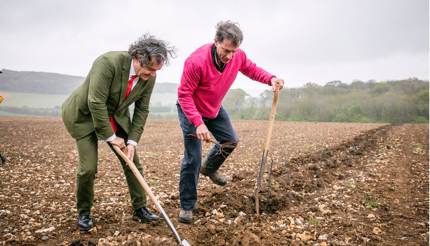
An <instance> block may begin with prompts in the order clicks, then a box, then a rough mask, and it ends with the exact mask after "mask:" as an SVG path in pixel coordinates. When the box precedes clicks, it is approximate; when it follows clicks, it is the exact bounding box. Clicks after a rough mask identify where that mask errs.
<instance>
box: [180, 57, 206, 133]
mask: <svg viewBox="0 0 430 246" xmlns="http://www.w3.org/2000/svg"><path fill="white" fill-rule="evenodd" d="M200 78H201V70H200V69H199V67H198V66H196V65H195V64H194V63H192V62H191V61H189V60H187V61H185V64H184V71H183V72H182V77H181V84H180V85H179V88H178V101H179V105H181V108H182V111H184V114H185V116H186V117H187V118H188V120H189V121H191V123H192V124H193V125H194V126H195V127H198V126H199V125H201V124H203V118H202V116H201V114H200V113H199V111H198V110H197V108H196V104H195V103H194V100H193V95H194V92H195V90H196V89H197V87H198V85H199V82H200Z"/></svg>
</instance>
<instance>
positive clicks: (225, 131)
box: [176, 104, 239, 210]
mask: <svg viewBox="0 0 430 246" xmlns="http://www.w3.org/2000/svg"><path fill="white" fill-rule="evenodd" d="M176 106H177V108H178V117H179V123H180V125H181V128H182V133H183V135H184V147H185V150H184V159H182V163H181V176H180V179H179V199H180V202H181V204H180V205H181V208H182V209H184V210H192V209H193V208H194V205H195V203H196V201H197V184H198V181H199V171H200V166H201V162H202V143H201V141H200V140H198V139H197V138H195V137H193V136H190V135H195V134H196V127H195V126H194V125H193V124H192V123H191V122H190V121H189V120H188V119H187V117H186V116H185V114H184V112H183V111H182V108H181V106H180V105H179V104H176ZM203 122H204V123H205V125H206V127H207V128H208V130H209V131H210V132H211V133H212V135H213V136H214V137H215V139H216V140H217V141H218V143H220V144H223V143H227V142H228V143H229V145H228V147H226V148H223V151H222V153H221V151H220V149H219V145H214V146H213V147H212V149H211V150H209V153H208V155H207V157H206V160H205V161H206V172H207V173H214V172H216V171H217V170H218V169H219V168H220V166H221V165H222V164H223V162H224V161H225V159H226V158H227V157H228V155H230V153H231V152H233V150H234V148H235V147H236V145H237V143H238V141H239V140H238V138H237V135H236V132H235V131H234V129H233V126H232V124H231V121H230V118H229V116H228V114H227V112H226V111H225V110H224V108H223V107H221V109H220V110H219V112H218V115H217V117H216V118H214V119H206V118H203Z"/></svg>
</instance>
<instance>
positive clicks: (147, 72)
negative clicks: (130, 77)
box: [133, 58, 163, 80]
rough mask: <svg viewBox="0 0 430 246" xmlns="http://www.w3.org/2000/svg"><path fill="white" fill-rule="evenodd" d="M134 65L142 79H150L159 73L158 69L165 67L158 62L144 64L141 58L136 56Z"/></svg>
mask: <svg viewBox="0 0 430 246" xmlns="http://www.w3.org/2000/svg"><path fill="white" fill-rule="evenodd" d="M133 66H134V71H136V75H137V76H139V78H140V79H142V80H148V79H149V78H150V77H151V76H153V77H154V76H155V75H156V74H157V71H158V70H160V69H161V68H162V67H163V65H162V64H157V63H155V62H152V63H150V64H149V65H143V66H142V64H140V62H139V60H137V59H135V58H133Z"/></svg>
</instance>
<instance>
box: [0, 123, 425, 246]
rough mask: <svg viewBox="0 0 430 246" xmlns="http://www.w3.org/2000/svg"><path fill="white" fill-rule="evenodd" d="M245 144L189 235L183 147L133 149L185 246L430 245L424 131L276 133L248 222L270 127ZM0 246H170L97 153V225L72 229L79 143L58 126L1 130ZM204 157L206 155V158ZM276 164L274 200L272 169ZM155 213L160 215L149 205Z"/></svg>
mask: <svg viewBox="0 0 430 246" xmlns="http://www.w3.org/2000/svg"><path fill="white" fill-rule="evenodd" d="M233 124H234V125H235V127H236V130H237V132H238V135H239V137H240V139H241V141H240V143H239V146H238V148H237V149H236V150H235V151H234V152H233V154H232V155H231V156H230V157H229V159H228V160H227V161H226V163H225V164H224V165H223V166H222V168H221V172H222V173H223V174H225V175H226V176H227V177H228V181H229V183H228V185H227V186H225V187H218V186H216V185H214V184H212V183H211V182H210V181H209V180H208V179H207V178H206V177H201V178H200V183H199V191H198V192H199V200H198V207H197V209H196V210H195V211H194V217H195V221H194V223H193V224H191V225H185V224H181V223H178V221H177V219H176V217H177V214H178V207H179V201H178V179H179V168H180V161H181V159H182V152H183V144H182V135H181V131H180V128H179V125H178V122H177V121H175V120H150V121H149V122H148V124H147V127H146V128H145V132H144V135H143V137H142V139H141V141H140V143H139V146H138V150H137V151H138V154H139V156H140V158H141V162H142V163H143V165H144V170H145V178H146V179H147V182H148V183H149V184H150V186H151V187H152V189H153V191H154V192H155V193H156V195H157V196H158V198H159V200H160V201H161V203H162V206H163V207H164V209H165V210H166V212H167V213H168V214H169V216H170V218H171V219H172V221H173V223H174V224H175V225H176V228H177V229H178V231H179V233H180V235H181V236H182V237H183V238H185V239H186V240H187V241H188V242H190V244H191V245H428V237H429V235H428V218H429V216H428V208H429V184H428V180H429V176H428V173H429V169H428V164H429V152H428V150H429V138H428V136H429V132H428V130H429V127H428V124H405V125H388V124H350V123H293V122H276V123H275V131H274V135H273V138H272V144H271V149H270V152H269V157H270V159H269V163H268V164H269V165H267V166H268V168H267V173H266V175H265V177H264V179H265V180H264V182H263V183H264V186H263V189H262V191H261V194H260V204H261V210H262V214H261V216H259V217H257V216H256V215H255V199H254V187H255V178H256V175H257V171H258V166H259V162H260V158H261V154H262V151H263V145H264V140H265V134H266V127H267V122H265V121H235V122H233ZM0 133H1V141H0V153H1V154H2V156H4V157H5V159H6V161H5V162H4V163H2V164H0V177H1V179H0V245H96V244H97V245H175V244H176V243H175V240H174V238H173V236H172V234H171V232H170V231H169V229H168V228H167V226H166V225H165V223H164V222H163V221H160V222H157V223H153V224H139V223H137V222H135V221H133V220H132V219H131V213H132V209H131V206H130V197H129V194H128V190H127V186H126V182H125V179H124V176H123V173H122V169H121V167H120V165H119V162H118V160H117V159H116V157H115V156H114V154H113V153H112V152H111V150H110V149H109V148H108V147H107V145H106V144H104V143H102V142H100V148H99V149H100V151H99V166H98V174H97V179H96V184H95V188H96V191H95V202H94V208H93V211H92V215H93V217H94V220H95V224H96V227H95V228H94V229H93V230H92V231H91V232H90V233H88V234H80V233H79V231H78V229H77V226H76V208H75V196H74V192H75V172H76V167H77V162H78V156H77V152H76V147H75V142H74V140H73V139H72V138H71V137H70V136H69V135H68V134H67V132H66V131H65V129H64V127H63V125H62V122H61V120H60V119H58V118H24V117H1V118H0ZM210 147H211V146H210V145H209V144H205V145H204V150H205V151H204V153H206V152H207V150H208V149H209V148H210ZM271 161H273V174H272V177H271V185H270V187H271V189H270V191H269V171H268V170H269V166H270V162H271ZM149 206H150V207H151V210H152V211H155V207H154V206H153V204H151V202H149Z"/></svg>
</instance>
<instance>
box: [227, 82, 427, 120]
mask: <svg viewBox="0 0 430 246" xmlns="http://www.w3.org/2000/svg"><path fill="white" fill-rule="evenodd" d="M272 98H273V92H272V91H269V90H267V91H265V92H264V93H262V94H261V95H260V96H259V97H250V96H249V95H248V94H247V93H246V92H245V91H243V90H242V89H233V90H230V91H229V93H228V95H227V96H226V98H225V100H224V103H223V105H224V107H226V108H227V110H228V111H229V112H230V114H231V116H232V118H233V119H267V117H268V114H269V112H270V107H271V104H272ZM277 119H278V120H289V121H320V122H391V123H428V120H429V82H428V81H423V80H419V79H416V78H410V79H405V80H396V81H381V82H376V81H367V82H363V81H354V82H352V83H351V84H346V83H343V82H342V81H331V82H328V83H326V84H325V85H318V84H316V83H312V82H310V83H307V84H305V85H304V86H303V87H300V88H284V89H283V90H282V91H281V93H280V100H279V103H278V108H277Z"/></svg>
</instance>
